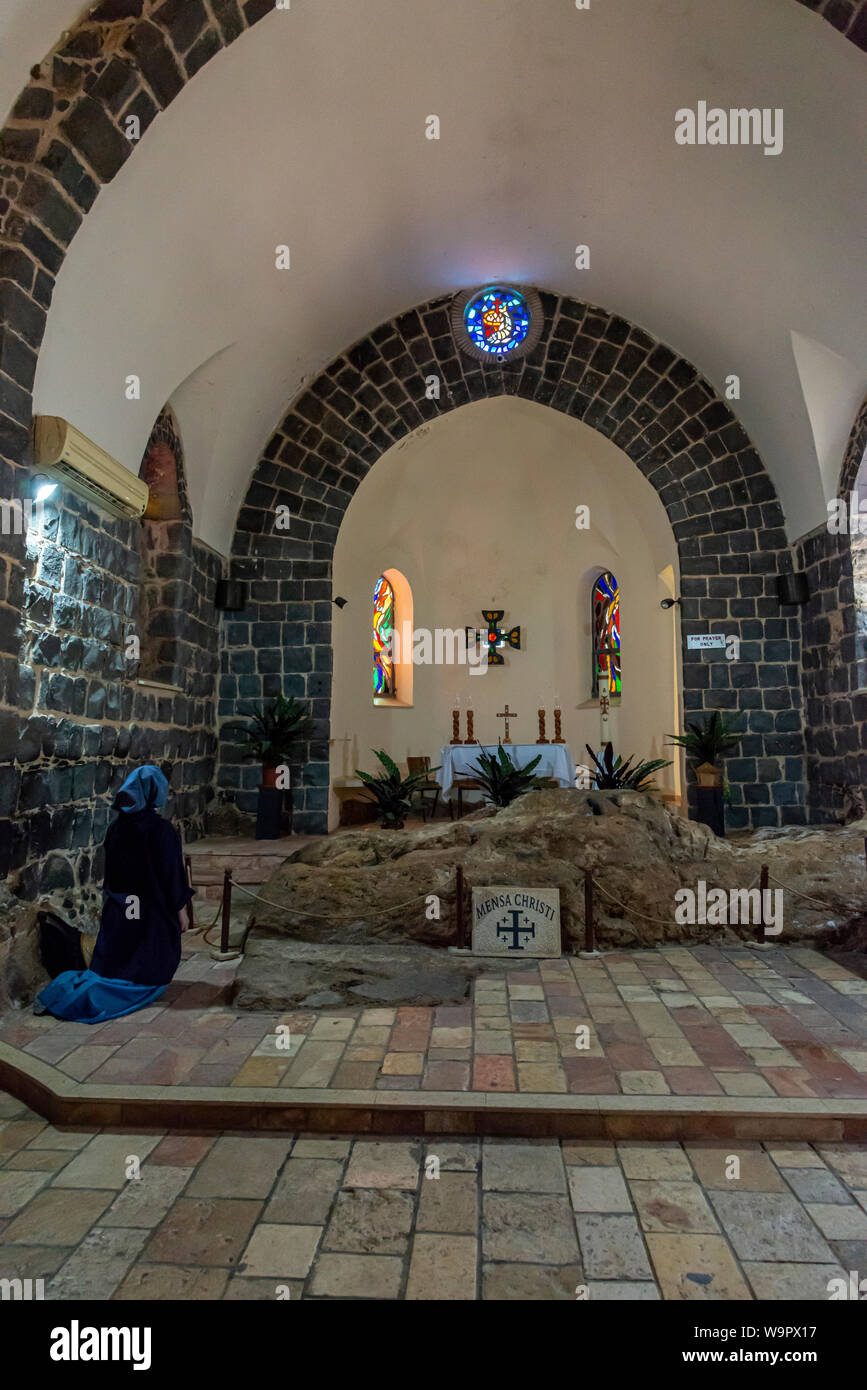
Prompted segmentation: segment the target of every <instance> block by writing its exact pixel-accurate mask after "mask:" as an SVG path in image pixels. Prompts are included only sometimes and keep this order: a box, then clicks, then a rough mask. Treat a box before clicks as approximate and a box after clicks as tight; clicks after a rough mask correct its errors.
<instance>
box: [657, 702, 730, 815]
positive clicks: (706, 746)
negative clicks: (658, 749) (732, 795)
mask: <svg viewBox="0 0 867 1390" xmlns="http://www.w3.org/2000/svg"><path fill="white" fill-rule="evenodd" d="M668 738H669V742H670V743H675V744H677V745H679V747H681V748H683V749H685V751H686V756H687V757H688V758H689V760H690V762H691V763H692V765H693V771H694V772H695V775H696V780H697V782H698V807H697V818H698V820H699V821H701V823H702V824H703V825H709V826H710V828H711V829H712V830H713V831H715V832H716V834H717V835H725V813H724V802H725V772H724V769H723V766H722V759H723V756H724V755H725V754H726V753H729V752H731V750H732V749H733V748H736V747H737V746H738V744H739V743H740V741H741V739H742V738H743V734H742V733H738V731H737V730H736V729H734V728H733V727H732V725H731V724H730V723H729V722H728V720H727V719H726V718H725V716H724V715H721V714H720V712H719V710H714V711H713V713H712V714H710V715H709V716H708V718H707V719H706V720H705V722H704V724H693V723H690V722H687V728H686V733H684V734H669V736H668Z"/></svg>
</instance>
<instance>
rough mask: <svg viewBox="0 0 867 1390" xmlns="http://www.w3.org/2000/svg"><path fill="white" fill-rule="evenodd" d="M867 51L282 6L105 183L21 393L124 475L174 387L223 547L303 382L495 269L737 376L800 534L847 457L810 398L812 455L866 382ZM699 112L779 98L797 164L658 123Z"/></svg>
mask: <svg viewBox="0 0 867 1390" xmlns="http://www.w3.org/2000/svg"><path fill="white" fill-rule="evenodd" d="M40 3H42V0H40ZM13 8H16V11H17V10H18V9H20V8H21V6H20V5H18V0H13ZM76 8H77V7H76V6H64V5H62V4H60V0H57V3H56V5H55V9H56V10H57V11H59V12H61V11H65V10H66V9H70V10H71V11H72V12H73V13H74V11H75V9H76ZM72 17H73V14H72V13H71V14H70V15H69V17H68V19H67V21H66V22H70V20H71V18H72ZM39 56H41V52H40V53H36V54H33V55H28V58H27V67H29V66H30V63H31V62H35V61H36V60H37V58H38V57H39ZM863 65H864V59H863V55H861V54H860V53H859V52H858V51H857V49H856V48H855V47H854V45H852V44H851V43H849V42H847V41H846V40H844V39H843V38H842V37H841V36H840V35H838V34H837V33H835V32H834V30H833V29H832V28H831V27H830V25H828V24H827V23H826V22H824V21H823V20H821V19H820V18H819V17H818V16H816V15H814V14H811V13H810V12H809V11H808V10H806V9H805V8H804V7H802V6H800V5H795V4H794V3H793V0H761V3H758V0H727V3H726V4H725V5H724V6H720V5H719V4H718V3H717V2H716V0H592V2H591V6H590V9H589V10H586V11H579V10H576V8H575V6H574V4H572V3H571V0H438V2H437V4H435V5H431V4H430V3H429V0H363V3H359V2H358V0H315V3H314V0H293V3H292V6H291V9H289V10H286V11H276V10H275V12H274V13H273V14H271V15H268V16H267V17H266V18H265V19H264V20H263V21H262V22H261V23H259V24H258V25H256V26H255V28H254V29H253V30H252V31H251V32H250V33H248V34H244V35H243V36H242V37H241V38H240V39H239V40H238V41H237V42H236V43H234V44H233V45H232V46H231V47H230V48H229V49H228V50H227V51H225V52H223V53H220V54H219V55H218V56H217V57H216V58H215V59H213V60H212V61H211V62H210V63H208V64H207V65H206V66H205V68H204V69H203V70H202V71H201V72H200V73H199V74H198V75H197V76H196V77H195V78H194V79H193V81H192V82H190V83H189V84H188V85H187V87H186V88H185V89H184V91H183V92H182V93H181V94H180V96H179V97H178V98H177V99H176V101H175V102H174V103H173V104H172V105H171V106H170V107H169V108H168V110H167V111H166V112H165V113H163V114H162V115H161V116H160V117H159V119H158V120H157V121H156V123H155V124H154V126H153V127H152V128H151V129H150V130H149V131H148V132H147V134H146V135H145V136H144V138H143V140H142V142H141V146H140V147H139V148H138V149H137V150H136V151H135V153H134V155H133V157H132V158H131V159H130V160H129V161H128V163H127V165H126V166H125V167H124V168H123V169H122V170H121V172H120V174H119V175H118V176H117V178H116V179H115V180H114V182H113V183H112V184H110V185H109V186H108V187H107V188H106V189H105V190H103V192H102V193H101V194H100V196H99V198H98V199H97V202H96V204H95V206H94V208H93V210H92V212H91V213H90V214H89V215H88V216H87V217H86V218H85V221H84V224H83V226H82V228H81V230H80V232H79V233H78V235H77V236H76V238H75V240H74V241H73V243H72V246H71V248H70V251H69V254H68V256H67V259H66V261H65V263H64V265H63V268H62V270H61V272H60V275H59V278H58V283H57V289H56V292H55V297H54V302H53V305H52V308H51V311H50V314H49V318H48V328H47V333H46V338H45V343H44V346H43V350H42V354H41V357H40V362H39V370H38V376H37V382H36V392H35V404H36V409H37V410H38V411H39V412H41V413H47V414H58V415H64V416H66V417H67V418H69V419H71V420H72V421H73V422H74V423H75V424H76V425H78V427H79V428H80V429H82V430H84V431H85V433H86V434H88V435H90V436H91V437H92V438H94V439H95V440H96V441H97V442H98V443H99V444H101V445H102V446H103V447H104V448H106V449H108V450H109V451H110V452H111V453H113V454H114V455H115V456H116V457H117V458H119V459H121V461H122V462H123V463H124V464H126V465H127V466H128V467H130V468H132V469H134V470H137V468H138V462H139V459H140V457H141V454H142V451H143V448H144V445H145V442H146V440H147V437H148V433H149V430H150V428H151V425H152V423H153V420H154V418H155V416H156V414H157V412H158V410H159V408H160V406H161V405H162V404H163V402H164V401H165V400H167V399H172V401H173V403H174V405H175V407H176V410H177V413H178V417H179V421H180V425H181V431H182V434H183V437H184V443H185V449H186V458H187V471H188V477H189V486H190V495H191V501H192V505H193V510H194V518H195V530H196V533H197V534H198V535H200V536H201V537H202V538H203V539H204V540H206V541H208V542H209V543H211V544H212V545H214V546H216V547H217V548H218V549H221V550H223V551H225V550H227V549H228V546H229V543H230V538H231V533H232V529H233V524H234V518H235V515H236V512H237V508H238V505H239V502H240V500H241V498H242V496H243V493H244V491H245V488H246V485H247V482H248V479H249V475H250V472H251V469H252V467H253V465H254V464H255V461H256V458H257V456H258V454H259V451H260V450H261V448H262V446H263V444H264V442H265V441H266V439H267V437H268V435H269V433H270V431H271V429H272V428H273V427H274V425H275V424H276V423H277V422H278V421H279V419H280V418H281V416H282V414H283V413H284V411H285V408H286V406H287V405H288V403H289V402H290V401H291V400H292V398H293V397H294V396H296V395H297V393H298V391H299V389H300V388H301V385H302V383H303V382H304V380H305V379H308V378H309V377H310V376H311V375H312V374H314V373H315V372H316V371H318V370H319V369H320V368H322V367H323V366H324V365H325V364H326V363H327V362H328V361H329V360H330V359H331V358H332V357H333V356H334V355H336V354H337V353H338V352H340V351H341V350H343V349H344V348H345V347H346V346H348V345H349V344H350V343H352V342H353V341H355V340H356V339H358V338H359V337H361V336H363V335H364V334H366V333H368V332H370V331H371V330H372V329H373V328H374V327H375V326H377V325H378V324H379V323H381V322H383V321H384V320H386V319H388V318H390V317H392V316H393V315H394V314H396V313H399V312H401V311H402V310H405V309H407V308H409V307H410V306H412V305H414V304H417V303H420V302H422V301H424V300H427V299H429V298H431V297H432V296H434V295H436V294H440V293H444V292H447V291H451V290H453V289H456V288H459V287H462V286H467V285H473V284H476V283H479V282H483V281H486V280H489V279H492V278H494V277H496V278H504V279H510V280H514V281H518V282H526V283H531V284H536V285H539V286H541V287H543V288H546V289H549V290H552V291H555V292H558V293H561V294H569V295H573V296H575V297H576V298H578V299H586V300H589V301H591V302H595V303H598V304H601V305H603V306H605V307H606V308H607V309H609V310H611V311H614V312H617V313H619V314H622V315H623V316H624V317H626V318H628V319H630V320H632V321H634V322H636V323H638V324H640V325H641V326H642V327H644V328H646V329H647V330H648V331H649V332H651V333H652V334H653V335H655V336H656V337H658V338H661V339H662V340H663V341H665V342H667V343H669V344H670V345H671V346H672V347H674V348H676V349H677V351H678V352H679V353H682V354H683V355H684V356H685V357H687V358H689V359H691V360H692V361H693V362H694V363H695V364H696V365H697V366H698V367H699V368H700V370H701V371H702V372H703V373H704V375H705V376H707V378H708V379H709V380H710V381H711V382H712V383H713V384H714V386H715V387H716V388H717V390H719V391H722V390H723V388H724V384H725V379H726V377H728V376H729V375H730V374H732V373H736V374H737V375H738V376H739V377H740V379H741V400H740V402H739V403H737V404H735V406H734V408H735V409H736V410H737V411H738V412H739V414H740V416H741V418H742V420H743V422H744V424H745V425H746V427H747V429H748V430H749V431H750V433H751V435H752V436H753V438H754V440H755V442H756V444H757V446H758V448H759V449H760V451H761V453H762V455H763V458H764V460H765V462H766V464H767V465H768V468H769V470H770V472H771V473H772V475H773V477H774V480H775V482H776V485H777V488H778V490H779V493H780V496H781V500H782V502H783V507H784V509H785V512H786V518H787V524H788V527H789V533H790V535H791V536H792V537H796V536H798V535H800V534H801V533H803V532H804V531H806V530H808V529H810V528H812V527H813V526H815V525H817V524H818V523H819V522H821V521H822V519H823V518H824V515H825V498H826V494H827V492H828V478H829V476H831V475H832V474H833V468H831V467H830V466H829V464H828V460H827V458H824V457H823V459H822V460H821V466H820V459H819V457H818V456H817V443H816V435H817V431H816V419H817V413H821V414H822V417H823V418H822V428H821V431H819V432H818V433H819V438H820V446H819V447H820V449H824V448H825V445H824V444H823V443H822V442H821V441H826V442H827V441H832V442H833V441H835V440H836V439H837V438H838V437H840V438H842V437H844V436H845V433H846V429H847V427H848V424H849V423H850V422H851V418H852V416H853V415H854V411H855V407H856V405H857V399H856V397H857V395H858V394H859V392H860V391H862V390H863V388H864V387H865V386H867V368H865V363H867V319H865V315H864V313H863V300H864V270H863V251H862V247H861V245H860V243H861V239H862V236H863V223H864V212H865V193H864V182H863V175H862V170H861V168H860V163H859V151H860V148H861V145H862V137H863V130H864V128H865V115H867V110H865V106H867V102H865V95H864V90H865V89H864V66H863ZM2 77H3V71H2V70H0V78H2ZM25 79H26V70H25V71H24V72H22V74H21V82H23V81H24V80H25ZM19 85H20V84H19ZM699 100H705V101H707V102H708V103H709V104H710V105H720V106H723V107H730V106H759V107H774V108H776V107H782V108H783V111H784V121H785V125H784V133H785V143H784V149H783V153H782V154H781V155H779V156H778V157H776V158H775V157H767V156H765V155H764V154H763V153H762V151H761V150H760V149H756V148H739V147H735V148H726V147H696V148H684V147H682V146H678V145H677V144H676V143H675V140H674V125H675V122H674V113H675V111H676V110H677V108H679V107H683V106H690V107H695V105H696V104H697V102H698V101H699ZM430 114H436V115H438V116H439V118H440V121H441V128H442V138H441V139H440V140H439V141H429V140H426V139H425V119H426V117H427V116H428V115H430ZM280 243H286V244H288V245H289V246H290V248H291V256H292V268H291V270H289V271H278V270H277V269H276V268H275V264H274V259H275V257H274V252H275V247H276V246H277V245H278V244H280ZM577 243H587V244H588V245H589V246H590V248H591V269H590V270H589V271H577V270H576V269H575V266H574V248H575V246H576V244H577ZM793 335H795V337H794V339H793ZM804 340H809V341H810V342H811V343H812V344H813V345H814V348H813V349H812V350H811V353H810V355H809V358H810V364H813V365H812V366H809V367H808V369H805V354H804V352H803V351H802V352H801V360H800V362H798V361H797V360H796V355H795V351H794V350H793V342H795V343H803V341H804ZM816 363H820V364H821V365H822V371H818V370H816V369H815V364H816ZM827 364H832V365H833V366H834V372H833V373H832V376H833V382H832V384H833V387H834V389H833V390H832V391H827V392H826V391H825V390H824V389H823V387H822V382H823V381H825V380H826V378H827V373H828V370H829V368H828V366H827ZM805 370H807V371H808V375H809V376H810V378H811V387H810V390H811V392H812V394H813V395H814V397H815V395H816V394H817V393H818V394H819V395H820V396H821V398H822V402H823V409H822V410H821V411H819V407H818V406H817V403H816V400H815V399H814V400H812V401H810V402H809V406H808V404H807V403H805V397H804V390H803V389H802V378H803V377H804V373H805ZM131 373H135V374H136V375H138V376H139V377H140V378H141V384H142V398H141V401H139V402H130V401H127V400H126V399H125V394H124V379H125V378H126V376H127V375H129V374H131ZM808 394H809V393H808ZM847 414H848V417H849V418H848V419H846V418H845V417H846V415H847ZM829 415H830V417H831V418H825V417H826V416H829ZM811 420H812V423H811ZM823 470H824V474H825V476H824V478H823ZM831 490H832V491H833V478H832V486H831Z"/></svg>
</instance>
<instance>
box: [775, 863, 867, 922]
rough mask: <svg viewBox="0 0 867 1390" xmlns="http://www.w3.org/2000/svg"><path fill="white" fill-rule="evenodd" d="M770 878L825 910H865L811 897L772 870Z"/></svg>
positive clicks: (789, 891) (788, 891) (788, 890)
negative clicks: (835, 905) (840, 905)
mask: <svg viewBox="0 0 867 1390" xmlns="http://www.w3.org/2000/svg"><path fill="white" fill-rule="evenodd" d="M768 878H769V879H770V880H771V882H772V883H776V884H778V885H779V886H780V888H784V889H785V890H786V892H787V893H794V895H795V897H796V898H803V899H804V902H807V903H815V904H816V906H817V907H821V908H822V910H823V911H824V912H840V911H841V910H842V911H844V912H860V911H863V909H862V908H860V907H850V906H849V905H848V903H847V904H846V906H845V907H844V908H842V909H841V908H839V907H834V906H833V904H832V903H824V902H822V901H821V899H820V898H811V897H810V895H809V894H808V893H802V892H801V891H800V890H799V889H798V888H793V887H792V886H791V884H789V883H783V881H782V879H779V878H775V877H774V875H773V874H772V873H771V872H770V870H769V871H768Z"/></svg>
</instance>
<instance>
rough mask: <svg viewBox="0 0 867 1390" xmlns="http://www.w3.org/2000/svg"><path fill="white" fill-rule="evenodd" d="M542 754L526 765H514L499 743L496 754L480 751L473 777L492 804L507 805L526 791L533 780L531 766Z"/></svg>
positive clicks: (533, 765)
mask: <svg viewBox="0 0 867 1390" xmlns="http://www.w3.org/2000/svg"><path fill="white" fill-rule="evenodd" d="M541 757H542V754H541V753H540V754H539V755H538V757H536V758H534V759H533V761H532V762H530V763H527V765H526V767H515V764H514V763H513V762H512V759H511V758H510V757H509V755H508V753H507V752H506V750H505V748H504V747H503V745H502V744H500V746H499V748H498V749H497V755H496V757H495V756H494V754H493V753H480V754H479V761H478V762H477V763H476V765H475V767H474V768H473V770H472V772H473V777H474V778H475V779H476V781H477V782H479V783H480V784H481V786H482V787H483V788H484V791H485V794H486V796H487V798H488V800H489V801H490V802H492V804H493V805H494V806H509V805H510V804H511V803H512V802H513V801H514V800H515V798H516V797H518V796H523V795H524V792H528V791H529V790H530V788H531V787H532V785H533V782H534V781H535V778H534V777H533V768H534V767H535V766H536V764H537V763H538V762H539V761H540V759H541Z"/></svg>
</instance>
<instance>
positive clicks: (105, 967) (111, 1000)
mask: <svg viewBox="0 0 867 1390" xmlns="http://www.w3.org/2000/svg"><path fill="white" fill-rule="evenodd" d="M168 794H169V786H168V782H167V781H166V779H165V777H164V776H163V774H162V773H161V772H160V770H159V768H158V767H153V766H151V765H148V766H145V767H139V768H136V770H135V772H132V773H130V775H129V777H127V779H126V781H125V782H124V784H123V786H122V787H121V789H120V791H119V792H118V794H117V796H116V797H115V800H114V807H113V809H114V810H116V811H117V812H118V816H117V819H116V820H115V822H114V823H113V825H111V826H110V827H109V831H108V834H107V835H106V838H105V881H104V884H103V899H104V902H103V909H102V919H101V925H100V929H99V935H98V937H97V938H96V945H95V946H94V949H93V956H92V958H91V961H90V969H89V970H67V971H64V973H63V974H62V975H58V976H57V978H56V979H54V980H52V982H51V984H50V985H48V986H47V987H46V988H45V989H44V990H43V991H42V993H41V994H40V995H39V997H38V998H37V1000H36V1004H35V1005H34V1008H35V1010H36V1012H37V1013H52V1014H54V1015H55V1016H56V1017H57V1018H68V1019H77V1020H80V1021H81V1022H82V1023H103V1022H105V1021H106V1020H107V1019H110V1018H119V1017H121V1015H123V1014H128V1013H132V1012H133V1011H134V1010H135V1009H141V1008H144V1007H145V1006H146V1005H148V1004H152V1003H153V1001H154V1000H155V999H158V998H159V996H160V995H161V994H162V993H163V991H164V990H165V988H166V986H167V985H168V983H169V981H170V980H171V979H172V976H173V975H174V973H175V971H176V970H177V968H178V964H179V963H180V959H181V933H182V932H183V931H186V929H187V927H188V926H189V910H188V906H187V904H188V903H189V902H190V899H191V898H192V896H193V891H192V889H191V888H190V886H189V884H188V882H187V878H186V874H185V873H184V862H183V854H182V850H181V837H180V835H179V834H178V832H177V830H176V829H175V828H174V826H173V825H172V824H171V823H170V822H169V821H167V820H163V818H162V816H160V815H158V814H157V813H158V811H159V809H160V807H162V806H164V805H165V804H166V801H167V800H168Z"/></svg>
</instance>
